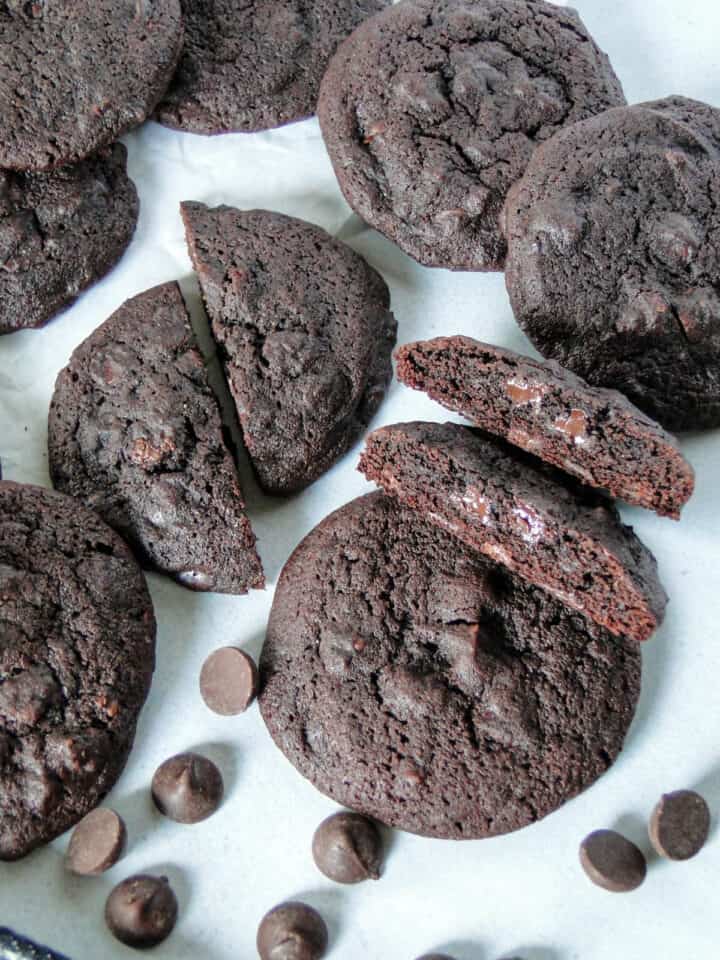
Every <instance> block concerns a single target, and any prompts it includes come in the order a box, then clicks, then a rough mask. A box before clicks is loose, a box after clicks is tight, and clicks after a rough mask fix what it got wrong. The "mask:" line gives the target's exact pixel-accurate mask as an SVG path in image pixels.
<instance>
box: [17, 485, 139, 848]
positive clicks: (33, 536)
mask: <svg viewBox="0 0 720 960" xmlns="http://www.w3.org/2000/svg"><path fill="white" fill-rule="evenodd" d="M0 636H2V642H1V643H0V859H10V860H13V859H15V858H17V857H21V856H23V855H24V854H26V853H28V852H29V851H30V850H32V849H33V848H34V847H36V846H38V845H39V844H41V843H44V842H47V841H48V840H52V839H53V838H54V837H56V836H58V835H59V834H60V833H62V832H63V831H64V830H66V829H67V828H68V827H71V826H72V825H73V824H75V823H76V822H77V821H78V820H80V819H81V818H82V817H83V816H84V815H85V814H86V813H87V812H88V811H89V810H90V809H92V808H93V807H94V806H95V805H96V804H97V803H98V802H99V801H100V800H101V799H102V797H103V796H104V795H105V794H106V793H107V791H108V790H109V789H110V787H111V786H112V785H113V783H114V782H115V780H116V779H117V777H118V776H119V774H120V772H121V770H122V768H123V766H124V764H125V758H126V756H127V753H128V750H129V749H130V746H131V744H132V738H133V735H134V730H135V722H136V720H137V715H138V713H139V711H140V708H141V707H142V705H143V703H144V701H145V697H146V695H147V692H148V689H149V687H150V679H151V677H152V672H153V666H154V662H155V618H154V616H153V609H152V602H151V600H150V595H149V593H148V590H147V586H146V584H145V580H144V578H143V575H142V573H141V571H140V569H139V568H138V566H137V564H136V563H135V561H134V560H133V558H132V555H131V554H130V551H129V550H128V548H127V547H126V546H125V544H124V543H123V542H122V540H121V539H120V537H119V536H118V535H117V534H116V533H114V532H113V531H112V530H111V529H110V528H109V527H107V526H106V525H105V524H104V523H103V522H102V520H100V518H99V517H98V516H97V514H95V513H93V512H92V511H91V510H88V509H86V508H85V507H83V506H81V505H80V504H79V503H77V501H75V500H72V499H71V498H70V497H66V496H64V495H63V494H60V493H55V492H53V491H50V490H44V489H41V488H40V487H32V486H22V485H19V484H15V483H9V482H7V481H3V482H0Z"/></svg>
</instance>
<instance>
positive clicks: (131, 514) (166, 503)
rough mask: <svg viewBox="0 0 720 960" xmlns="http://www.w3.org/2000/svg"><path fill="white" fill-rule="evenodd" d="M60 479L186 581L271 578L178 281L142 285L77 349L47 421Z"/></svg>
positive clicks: (225, 583) (223, 586) (156, 566)
mask: <svg viewBox="0 0 720 960" xmlns="http://www.w3.org/2000/svg"><path fill="white" fill-rule="evenodd" d="M48 449H49V455H50V473H51V476H52V479H53V483H54V484H55V486H56V487H57V488H58V489H60V490H62V491H64V492H65V493H70V494H72V495H73V496H75V497H77V498H78V499H79V500H81V501H83V502H84V503H85V504H87V505H88V506H89V507H92V509H93V510H96V511H97V512H98V513H99V514H100V516H102V517H103V518H104V519H105V520H106V521H107V522H108V523H109V524H110V526H112V527H114V528H115V529H116V530H118V531H119V532H120V533H121V534H122V535H123V536H124V537H125V539H126V540H127V541H128V543H130V544H131V546H132V547H133V548H134V549H135V551H136V552H137V554H138V557H139V558H140V559H141V560H142V562H143V563H144V564H146V565H147V566H148V567H150V568H151V569H153V570H157V571H158V572H160V573H166V574H168V575H169V576H171V577H173V578H174V579H175V580H177V581H178V582H179V583H181V584H183V586H186V587H190V588H192V589H194V590H211V591H214V592H217V593H245V592H246V591H247V590H249V589H250V588H251V587H262V586H264V578H263V573H262V566H261V564H260V559H259V557H258V555H257V552H256V549H255V536H254V534H253V532H252V529H251V527H250V521H249V520H248V518H247V516H246V515H245V512H244V503H243V498H242V491H241V490H240V485H239V482H238V478H237V472H236V470H235V465H234V463H233V459H232V457H231V455H230V453H229V451H228V449H227V447H226V445H225V442H224V440H223V430H222V424H221V419H220V411H219V408H218V404H217V401H216V399H215V395H214V394H213V392H212V389H211V387H210V385H209V383H208V379H207V373H206V370H205V365H204V362H203V358H202V356H201V354H200V352H199V350H198V348H197V344H196V341H195V337H194V335H193V332H192V328H191V326H190V319H189V317H188V315H187V311H186V309H185V304H184V302H183V299H182V296H181V294H180V290H179V288H178V286H177V284H175V283H166V284H163V285H162V286H159V287H155V288H153V289H152V290H147V291H145V293H141V294H140V295H139V296H137V297H133V299H132V300H128V301H127V302H126V303H124V304H123V306H122V307H120V309H119V310H117V311H116V312H115V313H114V314H113V315H112V316H111V317H110V319H109V320H106V321H105V323H104V324H102V325H101V326H100V327H98V329H97V330H95V331H94V332H93V333H92V334H91V335H90V336H89V337H88V338H87V340H85V341H84V342H83V343H82V344H80V346H79V347H78V348H77V349H76V350H75V352H74V353H73V355H72V357H71V359H70V363H69V364H68V366H67V367H65V369H64V370H61V372H60V374H59V375H58V378H57V382H56V384H55V393H54V395H53V399H52V403H51V405H50V417H49V423H48Z"/></svg>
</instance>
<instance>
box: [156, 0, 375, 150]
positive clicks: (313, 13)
mask: <svg viewBox="0 0 720 960" xmlns="http://www.w3.org/2000/svg"><path fill="white" fill-rule="evenodd" d="M390 2H391V0H251V2H249V3H247V2H246V3H241V4H239V3H238V2H237V0H181V6H182V10H183V16H184V18H185V46H184V49H183V54H182V57H181V59H180V63H179V65H178V69H177V71H176V73H175V76H174V78H173V81H172V83H171V84H170V89H169V90H168V91H167V93H166V94H165V96H164V97H163V99H162V101H161V103H160V106H159V107H158V109H157V112H156V117H157V119H158V120H159V121H160V123H164V124H166V125H167V126H169V127H175V128H177V129H179V130H189V131H190V132H191V133H227V132H229V131H233V130H237V131H246V132H248V131H252V130H267V129H269V128H271V127H280V126H282V125H283V124H285V123H291V122H292V121H293V120H302V119H304V118H305V117H310V116H312V115H313V114H314V113H315V104H316V102H317V97H318V91H319V89H320V81H321V80H322V75H323V73H324V72H325V68H326V67H327V64H328V61H329V60H330V57H331V56H332V55H333V53H334V52H335V49H336V47H337V45H338V43H339V42H340V41H341V40H342V39H343V38H344V37H346V36H347V35H348V34H349V33H351V32H352V30H353V29H354V28H355V27H356V26H357V25H358V24H359V23H361V22H362V21H363V20H365V19H366V18H367V17H369V16H372V14H374V13H377V12H378V11H379V10H383V9H384V8H385V7H386V6H387V5H388V3H390Z"/></svg>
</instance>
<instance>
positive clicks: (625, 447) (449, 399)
mask: <svg viewBox="0 0 720 960" xmlns="http://www.w3.org/2000/svg"><path fill="white" fill-rule="evenodd" d="M396 357H397V375H398V379H399V380H401V381H402V382H403V383H406V384H407V385H408V386H410V387H413V388H414V389H415V390H424V391H425V392H426V393H428V394H429V395H430V396H431V397H432V398H433V400H437V401H438V402H439V403H442V404H443V406H445V407H448V409H450V410H455V411H457V412H458V413H461V414H462V415H463V416H464V417H467V419H468V420H471V421H472V422H473V423H474V424H475V425H476V426H478V427H481V428H482V429H483V430H485V431H487V432H488V433H492V434H495V435H496V436H499V437H503V438H504V439H505V440H507V441H509V442H510V443H512V444H514V445H515V446H517V447H521V448H522V449H523V450H526V451H527V452H528V453H532V454H533V455H534V456H536V457H538V458H539V459H541V460H544V461H546V462H547V463H551V464H553V466H555V467H559V468H560V469H562V470H564V471H565V472H566V473H569V474H571V475H572V476H574V477H576V478H577V479H578V480H581V481H582V482H583V483H586V484H588V485H589V486H591V487H600V488H601V489H604V490H607V491H608V493H610V494H611V495H612V496H614V497H619V498H620V499H622V500H625V501H626V502H627V503H632V504H635V505H637V506H640V507H647V508H648V509H650V510H655V511H656V512H657V513H659V514H660V515H661V516H668V517H674V518H675V519H678V518H679V516H680V510H681V509H682V507H683V505H684V504H685V503H686V502H687V501H688V500H689V498H690V496H691V495H692V492H693V489H694V486H695V475H694V472H693V469H692V467H691V466H690V464H689V463H688V462H687V460H686V459H685V458H684V457H683V455H682V453H681V452H680V448H679V446H678V442H677V440H676V439H675V438H674V437H673V436H671V435H670V434H669V433H667V432H666V431H665V430H663V429H662V427H661V426H660V425H659V424H657V423H656V422H655V421H654V420H651V419H650V417H648V416H646V415H645V414H644V413H642V412H641V411H640V410H638V408H637V407H636V406H634V405H633V404H632V403H630V401H629V400H628V399H627V398H626V397H624V396H623V395H622V394H621V393H618V392H617V391H615V390H605V389H603V388H602V387H591V386H589V385H588V384H587V383H585V381H584V380H581V379H580V377H577V376H575V374H573V373H571V372H570V371H569V370H565V369H564V368H563V367H561V366H560V364H558V363H556V362H555V361H553V360H549V361H544V362H543V361H538V360H534V359H532V358H531V357H524V356H521V355H520V354H519V353H514V352H513V351H512V350H505V349H503V348H502V347H496V346H493V345H492V344H489V343H480V342H479V341H478V340H473V339H471V338H470V337H459V336H458V337H437V338H436V339H434V340H421V341H419V342H417V343H408V344H405V346H403V347H401V348H400V349H399V350H398V351H397V353H396Z"/></svg>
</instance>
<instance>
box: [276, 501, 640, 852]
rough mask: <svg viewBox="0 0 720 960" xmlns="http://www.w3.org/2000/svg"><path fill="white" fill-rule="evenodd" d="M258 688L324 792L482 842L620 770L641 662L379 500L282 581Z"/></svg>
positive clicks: (308, 545) (352, 513) (319, 533)
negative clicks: (615, 767) (614, 766)
mask: <svg viewBox="0 0 720 960" xmlns="http://www.w3.org/2000/svg"><path fill="white" fill-rule="evenodd" d="M260 672H261V694H260V708H261V711H262V715H263V718H264V720H265V722H266V724H267V726H268V729H269V731H270V733H271V735H272V737H273V739H274V740H275V742H276V744H277V745H278V747H279V748H280V749H281V750H282V751H283V753H284V754H285V755H286V756H287V757H288V759H289V760H290V761H291V762H292V763H293V764H294V765H295V767H297V769H298V770H299V771H300V773H302V774H303V776H305V777H307V778H308V779H309V780H310V781H311V782H312V783H313V784H314V785H315V786H316V787H317V788H318V789H320V790H321V791H323V792H324V793H326V794H328V795H329V796H331V797H332V798H333V799H334V800H336V801H337V802H338V803H341V804H343V805H345V806H347V807H350V808H352V809H354V810H357V811H359V812H361V813H364V814H367V815H369V816H373V817H375V818H377V819H378V820H381V821H382V822H384V823H387V824H389V825H391V826H395V827H399V828H401V829H404V830H409V831H411V832H414V833H420V834H424V835H427V836H434V837H448V838H454V839H469V838H472V837H484V836H492V835H494V834H501V833H506V832H508V831H511V830H516V829H518V828H520V827H523V826H525V825H526V824H529V823H532V822H533V821H535V820H538V819H539V818H541V817H543V816H545V815H546V814H548V813H550V812H551V811H552V810H554V809H556V808H557V807H558V806H560V805H561V804H562V803H563V802H565V801H566V800H568V799H570V798H571V797H573V796H575V795H576V794H577V793H579V792H580V791H581V790H583V789H584V788H585V787H587V786H588V785H589V784H590V783H592V782H593V781H594V780H595V779H596V778H597V777H598V776H600V775H601V774H602V773H603V772H604V771H605V770H606V769H607V768H608V767H609V766H610V764H611V763H612V762H613V761H614V760H615V758H616V757H617V755H618V752H619V751H620V749H621V747H622V743H623V739H624V737H625V734H626V731H627V728H628V726H629V724H630V721H631V719H632V716H633V712H634V710H635V705H636V702H637V698H638V694H639V689H640V653H639V650H638V648H637V645H636V644H634V643H632V642H630V641H627V640H624V639H619V638H616V637H613V636H612V635H611V634H609V633H607V632H606V631H604V630H603V629H602V628H600V627H597V626H595V625H594V624H592V623H591V622H590V621H588V620H586V619H585V618H584V617H582V616H580V615H578V614H575V613H574V612H573V611H571V610H569V609H567V608H566V607H564V606H562V604H560V603H559V602H558V601H556V600H555V599H553V598H552V597H549V596H548V595H547V594H545V593H543V592H541V591H539V590H537V589H536V588H534V587H532V586H530V585H529V584H527V583H526V582H525V581H523V580H522V579H520V578H517V577H515V576H513V575H512V574H511V573H509V572H508V571H507V570H504V569H503V568H501V567H499V566H497V565H495V564H494V563H493V562H492V561H490V560H488V559H486V558H484V557H482V556H480V555H478V554H477V553H475V552H474V551H472V550H471V549H469V548H468V547H466V546H464V545H463V544H462V543H460V542H459V541H457V540H455V539H454V538H453V537H452V536H450V535H449V534H447V533H445V532H443V531H441V530H439V529H437V528H435V527H432V526H430V525H427V524H425V523H424V522H423V520H422V518H420V517H419V516H418V515H417V514H416V513H414V512H413V511H412V510H409V509H407V508H404V507H401V506H399V505H398V504H397V503H396V502H395V501H393V500H392V499H391V498H389V497H386V496H384V495H383V494H380V493H374V494H369V495H367V496H365V497H361V498H359V499H357V500H354V501H352V502H351V503H349V504H346V505H345V506H344V507H342V508H341V509H340V510H338V511H336V512H335V513H333V514H331V515H330V516H329V517H328V518H327V519H325V520H324V521H323V522H322V523H321V524H320V525H319V526H318V527H316V528H315V530H313V531H312V532H311V533H310V534H309V535H308V536H307V537H306V538H305V540H304V541H303V542H302V543H301V544H300V546H299V547H298V548H297V549H296V551H295V552H294V554H293V555H292V557H291V558H290V560H289V561H288V563H287V564H286V566H285V569H284V570H283V573H282V575H281V577H280V582H279V584H278V588H277V592H276V595H275V600H274V603H273V608H272V613H271V617H270V623H269V627H268V634H267V639H266V642H265V646H264V648H263V652H262V657H261V661H260Z"/></svg>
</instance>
